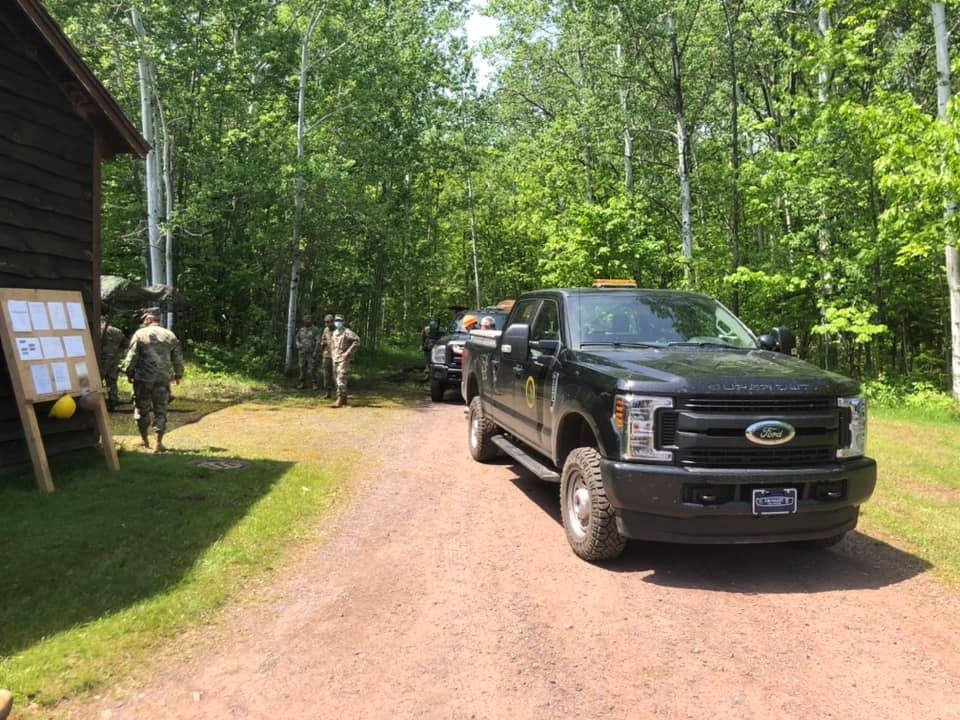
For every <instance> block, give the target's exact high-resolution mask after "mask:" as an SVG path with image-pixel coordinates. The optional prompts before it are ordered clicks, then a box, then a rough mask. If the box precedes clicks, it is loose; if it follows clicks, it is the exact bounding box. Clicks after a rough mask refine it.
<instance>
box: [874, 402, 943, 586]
mask: <svg viewBox="0 0 960 720" xmlns="http://www.w3.org/2000/svg"><path fill="white" fill-rule="evenodd" d="M868 452H869V454H870V455H871V456H872V457H874V458H875V459H876V460H877V467H878V480H877V490H876V493H875V494H874V496H873V499H872V500H871V501H870V502H868V503H867V504H866V505H864V506H863V508H862V510H863V519H862V524H863V527H864V528H865V529H867V530H878V531H879V532H881V533H883V534H885V535H886V536H888V537H894V538H901V539H902V540H904V541H906V543H908V544H909V546H910V549H911V550H913V551H914V552H915V553H916V554H917V555H918V556H919V557H921V558H923V559H924V560H926V561H928V562H930V563H931V564H932V565H934V566H935V567H936V568H937V572H938V573H939V574H940V575H941V576H942V577H944V578H945V579H947V580H948V581H950V582H952V583H956V582H960V477H958V474H957V461H958V458H960V422H958V421H957V420H956V419H951V418H948V417H945V416H944V417H940V416H937V417H933V418H931V416H930V414H924V413H920V412H919V411H917V410H888V409H879V410H873V411H871V419H870V444H869V448H868Z"/></svg>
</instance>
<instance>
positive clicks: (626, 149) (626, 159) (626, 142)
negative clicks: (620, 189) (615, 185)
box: [616, 41, 633, 193]
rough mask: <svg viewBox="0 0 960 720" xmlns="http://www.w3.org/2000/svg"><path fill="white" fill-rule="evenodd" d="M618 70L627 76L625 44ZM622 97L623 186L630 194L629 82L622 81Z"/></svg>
mask: <svg viewBox="0 0 960 720" xmlns="http://www.w3.org/2000/svg"><path fill="white" fill-rule="evenodd" d="M616 55H617V68H618V71H619V73H620V76H621V77H624V76H625V75H626V72H625V66H624V61H623V44H622V43H621V42H619V41H618V42H617V48H616ZM618 93H619V95H620V112H621V114H622V115H623V186H624V187H625V188H626V190H627V192H628V193H632V192H633V135H632V134H631V132H630V108H629V103H628V100H629V95H630V92H629V90H628V88H627V81H626V80H621V81H620V87H619V88H618Z"/></svg>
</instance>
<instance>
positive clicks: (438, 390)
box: [430, 379, 444, 402]
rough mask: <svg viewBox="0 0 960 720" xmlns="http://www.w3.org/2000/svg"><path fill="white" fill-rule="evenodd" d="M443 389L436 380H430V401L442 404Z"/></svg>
mask: <svg viewBox="0 0 960 720" xmlns="http://www.w3.org/2000/svg"><path fill="white" fill-rule="evenodd" d="M443 390H444V387H443V385H442V384H440V382H439V381H437V380H433V379H431V380H430V399H431V400H433V401H434V402H443Z"/></svg>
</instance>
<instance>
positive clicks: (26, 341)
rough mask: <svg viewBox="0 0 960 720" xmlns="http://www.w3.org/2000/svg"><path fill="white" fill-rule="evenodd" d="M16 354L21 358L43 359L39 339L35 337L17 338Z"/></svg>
mask: <svg viewBox="0 0 960 720" xmlns="http://www.w3.org/2000/svg"><path fill="white" fill-rule="evenodd" d="M17 354H18V355H19V356H20V359H21V360H43V350H42V349H41V346H40V339H39V338H35V337H26V338H17Z"/></svg>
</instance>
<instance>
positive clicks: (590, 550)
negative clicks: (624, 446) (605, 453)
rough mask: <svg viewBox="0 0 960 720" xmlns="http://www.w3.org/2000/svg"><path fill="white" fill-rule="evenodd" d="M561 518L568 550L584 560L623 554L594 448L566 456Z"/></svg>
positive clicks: (561, 480) (615, 519)
mask: <svg viewBox="0 0 960 720" xmlns="http://www.w3.org/2000/svg"><path fill="white" fill-rule="evenodd" d="M560 514H561V515H562V516H563V529H564V531H565V532H566V534H567V541H568V542H569V543H570V547H572V548H573V551H574V552H575V553H576V554H577V555H578V556H580V557H581V558H583V559H584V560H589V561H596V560H612V559H613V558H615V557H618V556H619V555H620V553H622V552H623V548H624V547H625V546H626V544H627V539H626V538H625V537H623V535H621V534H620V531H619V530H617V518H616V515H615V514H614V512H613V508H612V507H611V506H610V503H609V502H608V501H607V493H606V491H605V490H604V489H603V479H602V478H601V476H600V453H599V452H597V451H596V450H594V449H593V448H590V447H582V448H577V449H576V450H574V451H572V452H571V453H570V454H569V455H568V456H567V461H566V462H565V463H564V464H563V474H562V475H561V476H560Z"/></svg>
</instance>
